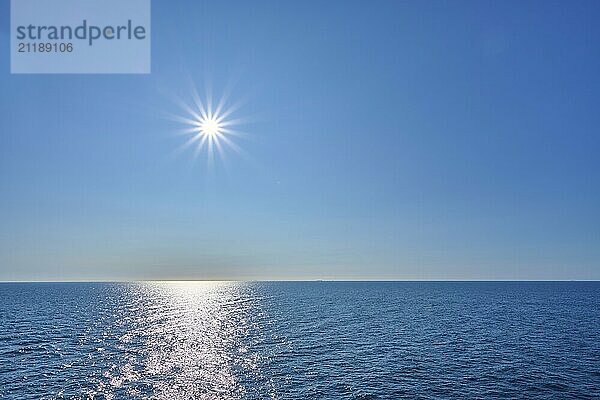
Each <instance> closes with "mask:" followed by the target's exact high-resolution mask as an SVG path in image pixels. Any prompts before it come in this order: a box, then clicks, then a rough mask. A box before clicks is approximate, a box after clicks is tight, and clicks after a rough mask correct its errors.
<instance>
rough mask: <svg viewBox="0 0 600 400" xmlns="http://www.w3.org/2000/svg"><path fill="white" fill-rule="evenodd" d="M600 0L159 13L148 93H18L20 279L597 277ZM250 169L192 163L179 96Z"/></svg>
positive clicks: (9, 253) (13, 216)
mask: <svg viewBox="0 0 600 400" xmlns="http://www.w3.org/2000/svg"><path fill="white" fill-rule="evenodd" d="M599 17H600V2H598V1H562V2H559V1H502V2H499V1H496V2H493V1H454V2H444V1H376V2H367V1H320V2H317V1H285V2H276V1H272V2H271V1H256V2H254V1H253V2H246V1H237V2H234V1H214V2H205V1H191V0H190V1H177V2H175V1H171V2H166V1H163V2H161V1H154V2H153V3H152V73H151V74H149V75H11V74H10V61H9V58H8V54H9V2H8V1H3V2H0V54H2V57H1V58H0V60H1V62H0V110H1V113H2V114H1V115H0V117H1V118H0V221H1V222H0V280H96V279H106V280H121V279H330V278H337V279H600V179H599V176H598V175H599V171H600V156H599V154H600V129H599V126H600V113H599V112H598V109H599V108H598V105H599V104H600V74H598V71H600V41H599V40H598V38H600V24H598V19H599ZM190 81H194V82H195V83H196V85H197V86H198V90H199V92H201V93H204V91H205V90H206V85H207V82H209V83H210V84H211V86H212V92H213V94H214V95H215V97H218V96H219V95H220V94H222V93H223V92H224V91H225V88H226V87H227V86H228V85H229V84H230V83H231V84H232V86H231V87H232V90H231V95H230V100H231V103H235V102H238V101H240V102H241V101H242V100H243V102H242V103H241V107H240V108H239V109H238V110H236V111H235V112H234V113H233V114H232V117H231V118H242V119H244V121H245V122H244V123H243V124H240V125H239V129H240V130H241V131H244V132H245V133H246V134H247V136H246V137H243V138H235V139H234V140H235V143H236V144H237V145H239V146H240V147H241V148H242V149H243V151H244V154H243V155H240V154H237V153H236V152H235V151H232V150H226V151H225V157H226V160H227V164H226V165H225V164H224V163H223V162H221V161H219V160H216V162H215V164H214V165H213V167H212V168H211V169H210V170H208V169H207V164H206V162H205V161H206V160H205V159H204V158H205V154H204V153H202V152H201V153H200V154H199V157H198V158H197V159H196V161H195V162H193V159H194V154H193V153H194V152H193V148H192V149H187V150H186V151H183V152H180V153H177V151H176V150H177V149H178V148H179V147H180V146H181V145H182V144H183V143H184V142H185V137H183V136H181V135H176V134H175V132H176V131H177V129H179V128H181V125H180V124H178V123H176V122H174V121H170V120H168V119H166V118H163V117H162V114H164V113H176V114H177V113H180V109H179V107H178V105H177V104H175V103H174V102H173V101H172V97H173V96H179V97H181V98H182V99H183V100H184V101H185V102H188V103H189V104H192V98H191V88H190Z"/></svg>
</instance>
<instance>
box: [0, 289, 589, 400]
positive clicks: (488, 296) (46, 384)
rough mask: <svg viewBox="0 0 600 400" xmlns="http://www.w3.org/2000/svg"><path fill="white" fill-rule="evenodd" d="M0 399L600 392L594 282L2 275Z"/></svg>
mask: <svg viewBox="0 0 600 400" xmlns="http://www.w3.org/2000/svg"><path fill="white" fill-rule="evenodd" d="M0 399H169V400H178V399H600V282H330V281H323V282H317V281H315V282H196V281H194V282H134V283H2V284H0Z"/></svg>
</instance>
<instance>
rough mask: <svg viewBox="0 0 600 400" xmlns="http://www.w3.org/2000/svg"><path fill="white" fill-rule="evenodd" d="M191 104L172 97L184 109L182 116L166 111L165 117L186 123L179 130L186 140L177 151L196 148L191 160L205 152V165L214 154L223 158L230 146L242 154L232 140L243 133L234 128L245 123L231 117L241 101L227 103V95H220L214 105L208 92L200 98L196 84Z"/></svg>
mask: <svg viewBox="0 0 600 400" xmlns="http://www.w3.org/2000/svg"><path fill="white" fill-rule="evenodd" d="M191 92H192V93H191V95H192V100H193V102H192V103H187V102H185V101H183V100H181V99H175V100H176V103H177V104H178V105H179V107H180V108H181V109H182V111H184V112H185V116H183V115H172V114H168V115H167V117H168V118H169V119H171V120H174V121H177V122H179V123H182V124H184V125H185V127H184V128H183V129H181V130H180V131H179V132H180V133H182V134H184V135H185V136H187V138H188V139H187V141H186V142H185V143H184V144H183V145H182V146H181V148H180V150H185V149H187V148H188V147H192V146H193V147H195V150H194V159H196V157H198V156H199V155H200V154H204V155H205V157H206V160H207V163H208V166H209V167H210V166H212V163H213V160H214V158H215V153H216V154H218V155H219V157H220V158H221V159H222V160H223V161H225V151H226V149H230V150H233V151H235V152H236V153H239V154H241V153H242V150H241V148H240V147H239V146H238V145H237V144H236V143H235V141H234V139H235V138H236V137H241V136H245V134H244V133H243V132H240V131H238V130H236V129H234V127H235V126H236V125H239V124H241V123H243V122H244V120H243V119H241V118H232V115H233V114H234V113H235V112H236V111H237V110H238V108H239V107H240V103H239V102H238V103H234V104H232V105H228V104H227V98H228V96H227V95H224V96H223V97H221V99H220V100H219V101H218V102H217V104H216V106H214V104H213V102H212V97H211V96H210V95H209V94H208V93H207V95H206V97H205V98H204V99H201V98H200V96H199V95H198V92H197V91H196V89H195V86H193V85H192V89H191Z"/></svg>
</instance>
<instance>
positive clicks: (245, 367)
mask: <svg viewBox="0 0 600 400" xmlns="http://www.w3.org/2000/svg"><path fill="white" fill-rule="evenodd" d="M131 290H132V291H133V294H134V298H135V302H130V304H129V305H128V308H129V310H126V312H124V313H123V318H122V319H121V320H120V321H119V322H120V323H121V324H123V325H128V327H127V329H126V333H125V334H123V335H122V336H121V337H119V339H118V340H119V342H120V344H119V347H121V348H122V349H123V350H124V351H125V352H126V353H127V354H128V356H129V361H128V362H127V363H125V364H124V365H123V364H122V365H121V366H120V367H119V368H118V370H115V371H110V370H109V371H106V372H105V374H108V376H105V377H106V378H107V379H106V380H105V381H103V382H104V383H103V385H106V381H108V384H109V385H111V386H113V388H118V387H120V386H121V385H123V383H126V382H132V383H133V382H136V384H133V385H127V386H128V388H129V389H128V390H127V394H128V395H129V396H131V397H138V398H139V397H141V398H147V396H148V395H150V398H152V399H190V398H194V399H215V398H241V397H244V395H245V388H244V384H243V382H242V381H243V380H244V379H247V378H248V377H249V376H254V377H256V376H259V375H260V368H259V360H260V357H259V355H258V354H256V353H254V352H252V351H249V349H248V343H246V341H245V339H246V338H247V337H248V335H249V333H250V330H251V328H252V326H251V325H252V323H253V322H252V319H253V317H254V316H255V315H257V312H256V309H255V308H256V301H255V299H254V297H253V296H252V295H251V293H249V292H248V287H247V285H245V284H243V283H233V282H149V283H140V284H138V285H135V286H134V287H133V288H132V289H131ZM132 349H136V350H135V351H132ZM98 389H100V390H99V391H98V392H100V393H102V392H103V393H106V391H105V390H102V389H104V388H98ZM98 392H97V393H98Z"/></svg>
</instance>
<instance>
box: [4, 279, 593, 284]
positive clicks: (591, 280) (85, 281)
mask: <svg viewBox="0 0 600 400" xmlns="http://www.w3.org/2000/svg"><path fill="white" fill-rule="evenodd" d="M146 282H148V283H151V282H156V283H160V282H165V283H167V282H456V283H460V282H600V279H321V278H318V279H125V280H110V279H106V280H105V279H98V280H79V279H74V280H0V284H4V283H146Z"/></svg>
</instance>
